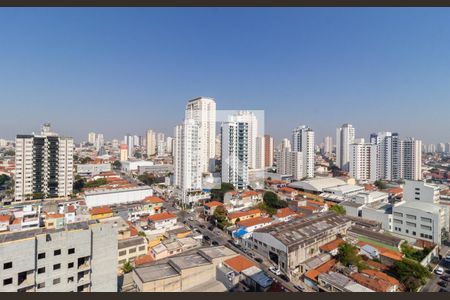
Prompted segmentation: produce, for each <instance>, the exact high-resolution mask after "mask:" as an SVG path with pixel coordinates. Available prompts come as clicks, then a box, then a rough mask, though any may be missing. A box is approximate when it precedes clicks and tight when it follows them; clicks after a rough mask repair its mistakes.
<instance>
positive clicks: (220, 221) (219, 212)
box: [213, 205, 229, 229]
mask: <svg viewBox="0 0 450 300" xmlns="http://www.w3.org/2000/svg"><path fill="white" fill-rule="evenodd" d="M227 214H228V212H227V210H226V208H225V207H224V206H222V205H221V206H218V207H216V209H215V210H214V214H213V216H214V219H215V220H216V221H217V226H218V227H219V228H220V229H224V228H225V227H227V226H228V225H229V222H228V219H227Z"/></svg>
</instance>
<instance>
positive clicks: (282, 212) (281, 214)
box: [275, 207, 297, 218]
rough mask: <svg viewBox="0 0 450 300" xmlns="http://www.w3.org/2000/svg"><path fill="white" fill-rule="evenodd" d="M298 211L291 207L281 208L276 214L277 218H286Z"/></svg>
mask: <svg viewBox="0 0 450 300" xmlns="http://www.w3.org/2000/svg"><path fill="white" fill-rule="evenodd" d="M296 214H297V213H296V212H295V211H293V210H292V209H290V208H289V207H286V208H280V209H278V210H277V214H276V215H275V216H276V217H277V218H285V217H288V216H292V215H296Z"/></svg>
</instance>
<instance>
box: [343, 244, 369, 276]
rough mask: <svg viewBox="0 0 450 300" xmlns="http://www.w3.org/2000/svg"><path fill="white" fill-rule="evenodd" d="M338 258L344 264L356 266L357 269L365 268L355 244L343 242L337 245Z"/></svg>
mask: <svg viewBox="0 0 450 300" xmlns="http://www.w3.org/2000/svg"><path fill="white" fill-rule="evenodd" d="M338 260H339V262H340V263H342V264H343V265H345V266H347V267H348V266H350V265H353V266H357V267H358V270H361V269H365V268H367V265H366V264H365V263H364V261H363V260H362V258H361V256H360V255H359V250H358V248H356V247H355V246H353V245H351V244H349V243H344V244H342V245H341V246H340V247H339V252H338Z"/></svg>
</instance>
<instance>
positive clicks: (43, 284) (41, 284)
mask: <svg viewBox="0 0 450 300" xmlns="http://www.w3.org/2000/svg"><path fill="white" fill-rule="evenodd" d="M37 288H38V289H43V288H45V282H41V283H38V285H37Z"/></svg>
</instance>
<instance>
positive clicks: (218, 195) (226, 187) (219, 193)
mask: <svg viewBox="0 0 450 300" xmlns="http://www.w3.org/2000/svg"><path fill="white" fill-rule="evenodd" d="M229 191H234V185H232V184H231V183H228V182H222V184H221V185H220V189H211V199H219V200H220V201H223V198H224V195H225V193H227V192H229Z"/></svg>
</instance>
